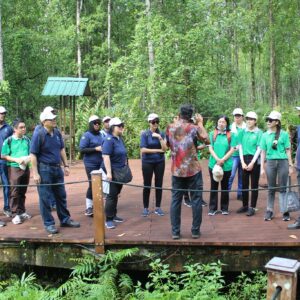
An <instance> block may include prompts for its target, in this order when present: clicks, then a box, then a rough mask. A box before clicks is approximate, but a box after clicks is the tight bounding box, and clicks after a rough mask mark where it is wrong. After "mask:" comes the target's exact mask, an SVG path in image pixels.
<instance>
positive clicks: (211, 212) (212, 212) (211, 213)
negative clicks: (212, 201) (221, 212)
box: [208, 209, 218, 216]
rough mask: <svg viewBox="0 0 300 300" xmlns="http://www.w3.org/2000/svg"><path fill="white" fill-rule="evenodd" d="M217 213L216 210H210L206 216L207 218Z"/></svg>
mask: <svg viewBox="0 0 300 300" xmlns="http://www.w3.org/2000/svg"><path fill="white" fill-rule="evenodd" d="M217 212H218V211H217V210H213V209H210V210H209V212H208V215H209V216H214V215H215V214H216V213H217Z"/></svg>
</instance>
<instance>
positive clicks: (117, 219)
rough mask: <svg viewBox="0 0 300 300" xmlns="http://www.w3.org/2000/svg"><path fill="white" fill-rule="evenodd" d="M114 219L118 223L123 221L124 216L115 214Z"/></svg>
mask: <svg viewBox="0 0 300 300" xmlns="http://www.w3.org/2000/svg"><path fill="white" fill-rule="evenodd" d="M113 221H114V222H116V223H123V222H124V219H122V218H120V217H118V216H114V218H113Z"/></svg>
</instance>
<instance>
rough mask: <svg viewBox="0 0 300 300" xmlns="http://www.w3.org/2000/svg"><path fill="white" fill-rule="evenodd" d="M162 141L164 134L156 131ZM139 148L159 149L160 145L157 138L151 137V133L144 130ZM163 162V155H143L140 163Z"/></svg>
mask: <svg viewBox="0 0 300 300" xmlns="http://www.w3.org/2000/svg"><path fill="white" fill-rule="evenodd" d="M157 133H159V134H160V135H161V137H162V138H163V139H164V138H165V134H164V133H162V132H160V131H157ZM140 148H148V149H161V144H160V141H159V139H158V138H154V137H152V131H151V130H150V129H148V130H145V131H144V132H142V134H141V143H140ZM164 160H165V154H164V153H143V154H142V161H143V162H146V163H160V162H162V161H164Z"/></svg>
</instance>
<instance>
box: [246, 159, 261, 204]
mask: <svg viewBox="0 0 300 300" xmlns="http://www.w3.org/2000/svg"><path fill="white" fill-rule="evenodd" d="M252 158H253V155H244V162H245V164H246V165H248V164H249V163H250V162H251V160H252ZM259 176H260V165H258V164H257V162H255V164H254V166H253V169H252V171H246V170H243V189H249V180H250V179H251V189H257V188H258V182H259ZM242 194H243V206H249V191H243V192H242ZM257 197H258V191H251V205H250V207H253V208H255V207H256V203H257Z"/></svg>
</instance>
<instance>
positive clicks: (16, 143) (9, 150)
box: [1, 135, 30, 168]
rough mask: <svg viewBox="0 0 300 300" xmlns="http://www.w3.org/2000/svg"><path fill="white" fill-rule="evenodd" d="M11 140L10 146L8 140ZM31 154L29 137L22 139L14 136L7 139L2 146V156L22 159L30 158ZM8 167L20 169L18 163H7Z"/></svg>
mask: <svg viewBox="0 0 300 300" xmlns="http://www.w3.org/2000/svg"><path fill="white" fill-rule="evenodd" d="M9 139H11V142H10V144H9V143H8V140H9ZM29 154H30V140H29V138H28V137H26V136H23V137H22V138H21V139H19V138H16V137H15V136H14V135H13V136H12V137H9V138H7V139H6V140H5V141H4V143H3V146H2V150H1V155H5V156H11V157H14V158H20V157H23V156H28V155H29ZM7 165H8V166H11V167H14V168H19V164H18V163H16V162H10V161H8V162H7Z"/></svg>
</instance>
